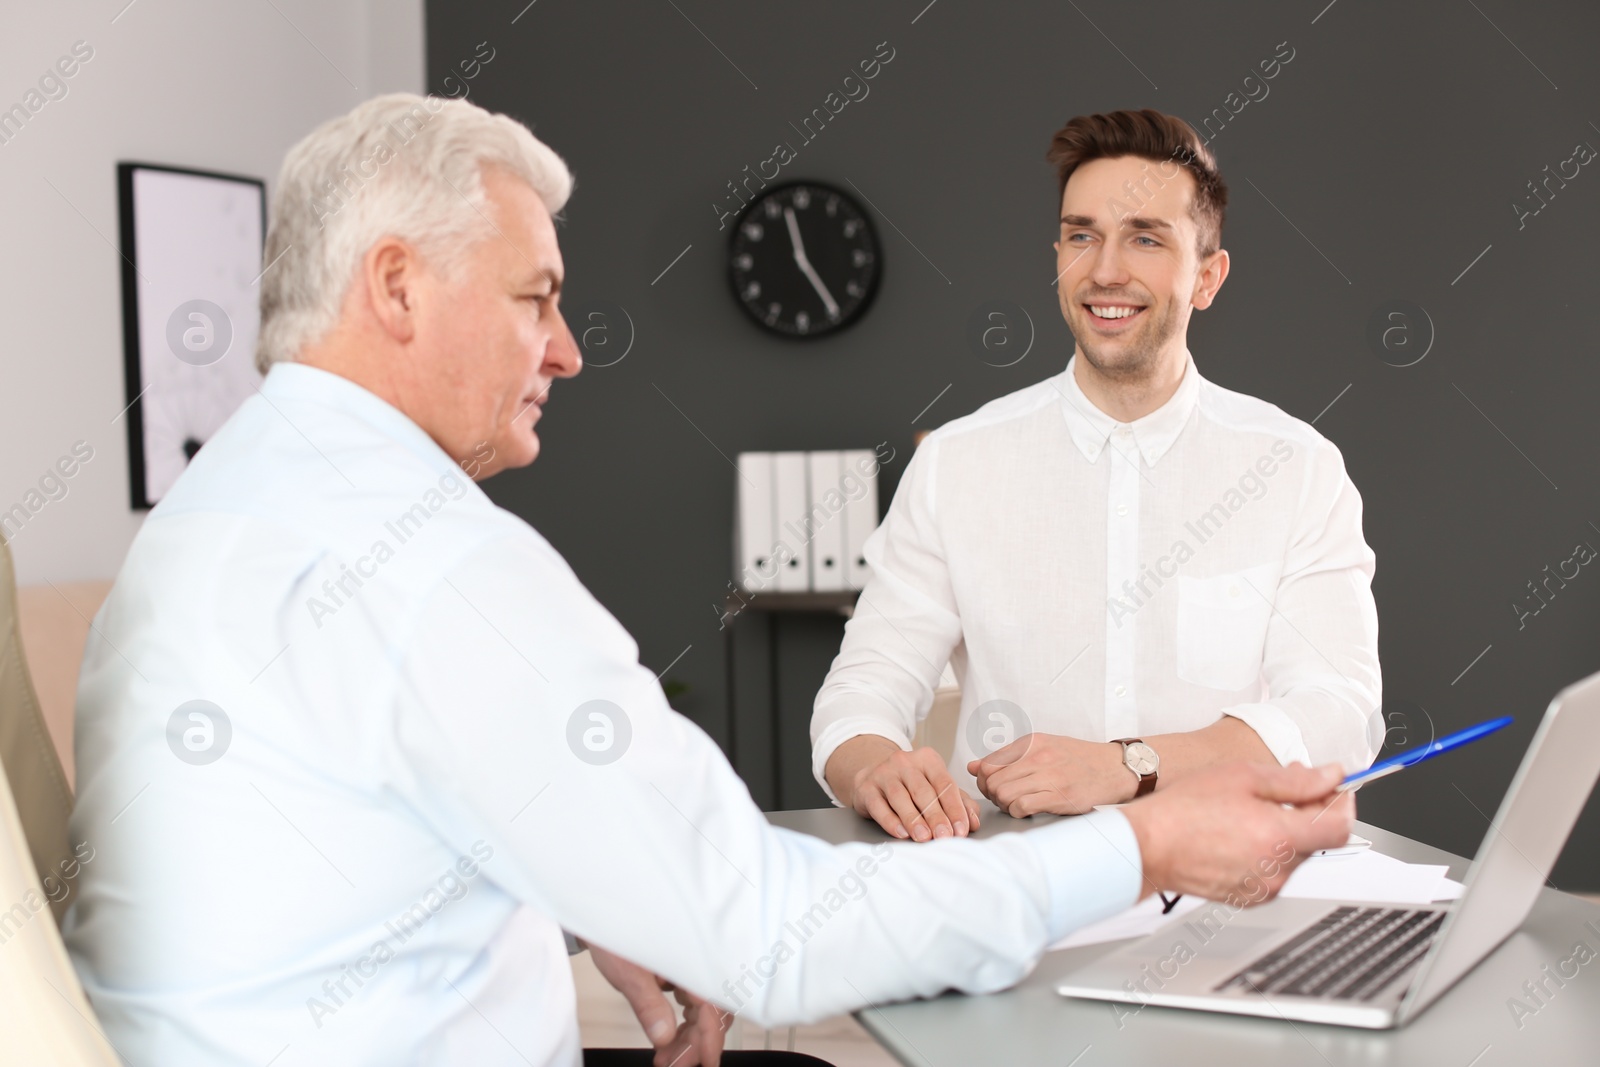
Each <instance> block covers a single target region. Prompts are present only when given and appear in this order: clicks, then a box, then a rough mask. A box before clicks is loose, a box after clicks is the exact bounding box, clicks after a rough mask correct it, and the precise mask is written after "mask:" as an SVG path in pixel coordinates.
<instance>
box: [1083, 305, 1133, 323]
mask: <svg viewBox="0 0 1600 1067" xmlns="http://www.w3.org/2000/svg"><path fill="white" fill-rule="evenodd" d="M1089 310H1090V311H1092V312H1094V313H1095V314H1096V315H1098V316H1100V317H1101V318H1102V319H1125V318H1127V317H1128V316H1129V315H1136V314H1138V313H1139V312H1140V311H1142V310H1144V309H1143V308H1117V307H1095V306H1094V305H1093V304H1090V305H1089Z"/></svg>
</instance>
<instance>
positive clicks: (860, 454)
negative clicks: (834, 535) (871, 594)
mask: <svg viewBox="0 0 1600 1067" xmlns="http://www.w3.org/2000/svg"><path fill="white" fill-rule="evenodd" d="M842 461H843V462H842V466H843V470H842V472H841V475H840V477H841V481H842V482H843V484H844V485H845V486H846V487H847V489H848V490H850V492H847V493H846V494H845V507H844V544H845V568H844V578H845V586H846V588H849V589H856V590H859V589H861V588H862V587H863V586H865V585H866V584H867V579H869V578H871V577H872V568H870V567H868V566H867V561H866V558H865V557H864V556H862V554H861V546H862V545H863V544H865V543H866V540H867V535H869V534H870V533H872V531H873V530H876V529H877V528H878V457H877V454H876V453H874V452H871V451H868V450H866V449H861V450H859V451H850V452H845V453H844V454H843V457H842ZM850 475H854V476H855V477H854V479H852V478H850V477H849V476H850ZM857 481H859V482H860V483H861V484H862V487H863V488H861V489H859V490H858V489H857V485H856V482H857Z"/></svg>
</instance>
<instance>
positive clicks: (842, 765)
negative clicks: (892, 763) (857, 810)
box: [822, 734, 900, 808]
mask: <svg viewBox="0 0 1600 1067" xmlns="http://www.w3.org/2000/svg"><path fill="white" fill-rule="evenodd" d="M899 751H900V746H899V745H897V744H895V743H894V742H893V741H891V740H889V739H888V738H887V737H879V736H878V735H877V734H857V735H856V736H855V737H852V738H850V740H848V741H846V742H844V743H843V744H841V745H840V746H839V747H838V748H836V749H834V750H833V755H831V756H829V757H828V764H827V766H825V767H824V768H823V769H822V774H823V777H825V778H827V779H828V785H829V787H831V788H832V789H833V795H834V796H836V797H838V798H839V803H840V804H842V805H844V806H845V807H847V808H848V807H853V806H854V805H855V800H856V798H855V783H856V775H858V774H860V773H861V771H863V770H865V769H866V768H868V767H872V766H875V765H877V764H879V763H881V762H883V761H884V760H885V759H887V758H888V757H889V756H890V755H892V754H893V753H896V752H899Z"/></svg>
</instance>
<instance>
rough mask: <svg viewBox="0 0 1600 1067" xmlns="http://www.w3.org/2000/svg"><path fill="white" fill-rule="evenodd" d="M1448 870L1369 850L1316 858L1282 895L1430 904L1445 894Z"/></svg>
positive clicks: (1293, 877) (1297, 871)
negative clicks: (1407, 861)
mask: <svg viewBox="0 0 1600 1067" xmlns="http://www.w3.org/2000/svg"><path fill="white" fill-rule="evenodd" d="M1447 871H1449V868H1448V867H1442V866H1433V865H1430V864H1423V863H1405V862H1402V861H1401V860H1397V859H1395V858H1394V857H1392V856H1385V855H1383V854H1382V853H1381V852H1374V851H1372V850H1371V849H1366V850H1364V851H1362V852H1357V853H1355V854H1353V855H1345V856H1313V857H1312V858H1311V859H1308V860H1306V861H1305V862H1304V863H1302V864H1301V865H1300V866H1299V867H1298V868H1296V869H1295V872H1294V873H1293V874H1291V875H1290V876H1289V881H1288V883H1287V884H1286V885H1285V886H1284V887H1283V893H1282V894H1281V895H1283V896H1286V897H1305V898H1310V899H1313V900H1359V901H1367V902H1372V903H1380V904H1427V903H1429V902H1430V901H1434V900H1438V899H1439V897H1440V895H1441V894H1442V893H1443V892H1444V883H1445V882H1446V881H1448V879H1447V878H1446V877H1445V874H1446V872H1447Z"/></svg>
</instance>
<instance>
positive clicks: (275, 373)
mask: <svg viewBox="0 0 1600 1067" xmlns="http://www.w3.org/2000/svg"><path fill="white" fill-rule="evenodd" d="M261 393H262V395H263V396H264V397H265V398H266V399H267V400H268V401H269V402H270V403H272V405H273V406H274V407H277V406H278V404H279V402H290V403H310V404H316V405H318V406H320V407H325V408H331V409H333V410H335V411H338V412H341V413H343V414H345V415H349V416H351V417H353V418H356V419H359V420H360V421H362V422H364V423H366V424H367V425H369V426H371V427H372V428H373V429H374V430H376V431H378V432H379V433H380V434H382V435H383V436H384V437H387V438H389V439H390V440H391V441H394V442H395V443H396V444H399V445H401V446H403V447H404V448H405V449H406V450H407V451H409V452H411V453H413V454H415V455H416V456H417V457H418V458H419V459H421V460H422V461H423V462H425V463H427V464H428V466H429V467H431V468H433V469H434V470H435V471H436V472H439V473H443V472H444V471H446V470H456V471H459V469H460V468H458V467H457V465H456V462H455V460H453V459H451V458H450V454H449V453H447V452H446V451H445V450H444V449H442V448H440V447H439V444H438V442H436V441H435V440H434V439H433V438H432V437H430V436H428V432H427V431H426V430H424V429H423V428H422V427H421V426H418V425H417V424H416V423H415V422H413V421H411V418H410V416H408V415H407V414H406V413H405V412H403V411H401V410H400V409H399V408H397V407H395V406H394V405H393V404H390V403H389V402H388V401H387V400H384V399H382V398H381V397H379V396H378V395H377V394H376V393H373V392H372V391H370V390H368V389H367V388H365V387H364V386H361V385H358V384H356V383H355V382H353V381H351V380H350V379H349V378H346V377H344V376H343V375H340V374H334V373H333V372H332V371H325V370H323V369H321V368H320V367H312V366H308V365H306V364H304V363H294V362H289V361H284V362H279V363H274V364H273V365H272V367H271V369H270V370H269V371H268V372H267V377H266V380H265V381H263V382H262V383H261ZM281 413H282V412H281V409H280V414H281ZM284 417H285V418H287V417H288V416H287V415H285V416H284Z"/></svg>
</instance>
